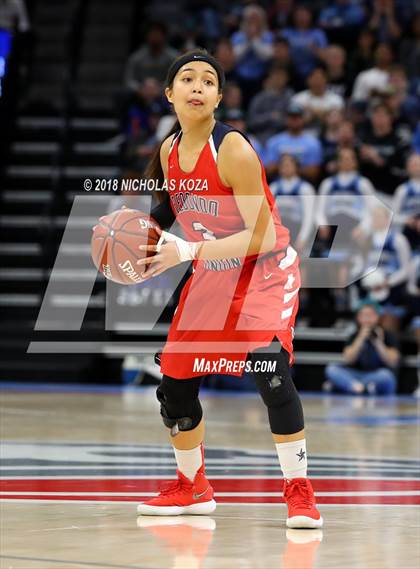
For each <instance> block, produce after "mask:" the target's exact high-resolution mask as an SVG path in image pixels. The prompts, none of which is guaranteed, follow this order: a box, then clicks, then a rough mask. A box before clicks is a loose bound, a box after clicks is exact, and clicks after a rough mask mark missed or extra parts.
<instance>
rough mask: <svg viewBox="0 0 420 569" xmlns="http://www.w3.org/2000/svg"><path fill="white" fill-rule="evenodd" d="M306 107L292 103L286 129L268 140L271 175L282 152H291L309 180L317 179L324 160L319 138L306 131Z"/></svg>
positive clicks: (267, 155)
mask: <svg viewBox="0 0 420 569" xmlns="http://www.w3.org/2000/svg"><path fill="white" fill-rule="evenodd" d="M304 126H305V120H304V109H303V108H302V107H301V106H299V105H296V103H291V104H290V105H289V107H288V109H287V116H286V129H287V130H286V131H284V132H282V133H280V134H277V135H275V136H272V137H271V138H269V139H268V140H267V145H266V147H267V152H266V164H265V165H266V171H267V175H268V176H269V177H272V176H273V175H275V174H276V172H277V168H278V161H279V158H280V157H281V156H282V154H291V155H292V156H294V157H295V158H296V160H297V161H298V162H299V166H300V172H301V175H302V176H303V177H304V178H307V179H308V180H309V181H316V180H317V178H318V176H319V173H320V166H321V162H322V148H321V144H320V142H319V140H318V139H317V138H316V137H315V136H313V135H312V134H310V133H307V132H304Z"/></svg>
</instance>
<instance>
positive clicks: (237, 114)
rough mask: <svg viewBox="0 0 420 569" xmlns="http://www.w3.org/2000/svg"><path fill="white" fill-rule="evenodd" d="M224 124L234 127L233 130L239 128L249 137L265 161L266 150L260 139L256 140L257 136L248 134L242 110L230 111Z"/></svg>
mask: <svg viewBox="0 0 420 569" xmlns="http://www.w3.org/2000/svg"><path fill="white" fill-rule="evenodd" d="M224 122H225V123H227V124H228V125H230V126H232V127H233V128H237V129H238V130H240V131H241V132H243V133H244V134H245V135H246V136H247V137H248V139H249V141H250V142H251V144H252V146H253V148H254V150H255V152H256V153H257V154H258V156H259V157H260V158H261V160H262V161H264V158H265V156H264V153H265V148H264V146H263V145H262V144H261V142H260V141H259V140H258V138H256V137H255V136H253V135H252V134H249V133H248V132H247V129H246V122H245V115H244V113H243V112H242V111H241V110H240V109H230V110H228V111H227V112H226V114H225V117H224Z"/></svg>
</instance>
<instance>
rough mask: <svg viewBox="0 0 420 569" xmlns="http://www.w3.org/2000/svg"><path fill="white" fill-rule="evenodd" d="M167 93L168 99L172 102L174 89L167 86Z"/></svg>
mask: <svg viewBox="0 0 420 569" xmlns="http://www.w3.org/2000/svg"><path fill="white" fill-rule="evenodd" d="M165 95H166V98H167V99H168V101H169V102H170V103H172V89H170V88H169V87H166V89H165Z"/></svg>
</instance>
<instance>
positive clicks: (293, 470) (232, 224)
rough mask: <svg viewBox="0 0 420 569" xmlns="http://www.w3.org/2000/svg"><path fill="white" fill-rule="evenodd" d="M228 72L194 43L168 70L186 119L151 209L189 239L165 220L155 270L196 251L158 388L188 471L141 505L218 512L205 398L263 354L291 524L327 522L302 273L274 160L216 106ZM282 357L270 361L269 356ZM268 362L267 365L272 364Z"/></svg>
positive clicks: (172, 140) (255, 365)
mask: <svg viewBox="0 0 420 569" xmlns="http://www.w3.org/2000/svg"><path fill="white" fill-rule="evenodd" d="M223 83H224V75H223V70H222V68H221V66H220V64H219V63H218V62H217V61H216V60H215V59H214V58H213V57H211V56H210V55H209V54H208V53H207V52H206V51H205V50H194V51H190V52H188V53H186V54H184V55H182V56H181V57H179V58H178V59H176V60H175V61H174V62H173V64H172V65H171V67H170V69H169V71H168V77H167V88H166V90H165V93H166V96H167V98H168V100H169V101H170V102H171V103H172V104H173V106H174V109H175V113H176V115H177V118H178V122H177V123H176V125H175V126H174V128H173V129H172V132H171V134H170V135H169V136H168V138H166V140H164V141H163V143H162V145H161V147H160V149H159V152H158V153H157V155H156V157H155V158H154V160H152V162H151V164H150V167H149V169H148V172H147V175H148V176H149V177H152V178H155V179H158V180H159V181H160V182H161V183H163V181H164V180H166V184H167V188H168V191H164V192H160V194H162V195H161V196H160V201H161V203H160V205H159V206H157V207H156V208H155V209H154V210H153V211H152V216H153V217H154V218H155V219H156V221H157V222H158V223H159V224H160V225H161V227H163V228H168V227H170V226H171V224H172V223H173V221H174V219H175V217H176V219H177V221H178V222H179V224H180V225H181V227H182V229H183V231H184V233H185V235H186V237H187V239H188V241H186V240H184V239H181V238H179V237H176V236H174V235H171V234H170V233H167V232H166V231H163V232H162V235H161V239H160V240H159V243H158V245H157V246H142V247H140V248H141V249H148V250H151V251H155V252H156V254H155V255H154V256H153V257H149V258H146V259H141V260H140V261H139V262H138V264H139V265H140V266H143V270H144V269H146V267H144V266H145V265H149V266H148V267H147V269H146V270H144V272H143V276H144V278H148V277H151V276H155V275H158V274H160V273H161V272H163V271H165V270H166V269H168V268H169V267H172V266H175V265H177V264H178V263H180V262H183V261H193V274H192V275H191V277H190V278H189V280H188V281H187V283H186V284H185V286H184V288H183V290H182V292H181V295H180V300H179V304H178V307H177V309H176V311H175V315H174V318H173V321H172V324H171V326H170V330H169V334H168V339H167V342H166V344H165V347H164V349H163V352H162V354H161V359H160V364H161V368H160V369H161V372H162V373H163V378H162V381H161V384H160V385H159V387H158V389H157V397H158V400H159V401H160V404H161V415H162V418H163V422H164V424H165V425H166V427H168V428H169V429H170V439H171V443H172V445H173V447H174V451H175V456H176V461H177V465H178V470H177V475H178V479H177V480H176V481H175V482H173V483H171V484H169V486H167V487H166V488H163V489H162V491H161V492H160V494H159V495H158V496H157V497H155V498H152V499H151V500H148V501H147V502H144V503H142V504H140V505H139V507H138V512H139V514H143V515H179V514H209V513H211V512H212V511H213V510H214V509H215V507H216V503H215V501H214V500H213V489H212V487H211V486H210V484H209V482H208V480H207V479H206V477H205V470H204V450H203V440H204V420H203V412H202V408H201V404H200V401H199V398H198V394H199V388H200V383H201V381H202V379H203V377H204V376H205V375H206V374H208V373H212V372H214V371H215V370H216V371H217V372H219V373H224V374H228V375H234V376H241V375H242V373H243V369H244V367H243V366H245V365H249V364H251V365H252V370H253V375H254V378H255V383H256V385H257V388H258V390H259V392H260V393H261V396H262V399H263V401H264V403H265V404H266V406H267V408H268V417H269V423H270V427H271V431H272V433H273V439H274V442H275V445H276V449H277V453H278V456H279V460H280V465H281V469H282V471H283V475H284V479H285V481H284V491H283V493H284V497H285V500H286V502H287V504H288V518H287V525H288V527H293V528H297V527H299V528H301V527H305V528H318V527H321V526H322V518H321V516H320V514H319V512H318V510H317V509H316V504H315V499H314V494H313V490H312V486H311V483H310V482H309V480H308V479H307V477H306V472H307V458H306V446H305V436H304V424H303V411H302V405H301V402H300V399H299V396H298V393H297V391H296V388H295V386H294V384H293V381H292V379H291V375H290V365H291V364H292V363H293V347H292V336H293V326H294V321H295V316H296V312H297V306H298V290H299V285H300V277H299V269H298V258H297V254H296V252H295V250H294V249H293V248H292V247H290V246H289V235H288V231H287V229H285V228H284V227H283V226H282V225H281V222H280V218H279V215H278V213H277V212H276V208H275V202H274V198H273V196H272V194H271V192H270V190H269V187H268V185H267V182H266V178H265V173H264V169H263V167H262V165H261V162H260V161H259V159H258V157H257V154H256V153H255V151H254V149H253V148H252V146H251V145H250V144H249V142H248V140H247V138H246V137H245V136H244V135H243V134H242V133H241V132H239V131H235V129H233V128H232V127H229V126H227V125H225V124H223V123H221V122H218V121H216V120H215V118H214V110H215V108H217V106H218V105H219V103H220V100H221V98H222V89H223ZM264 361H265V362H271V365H272V367H270V368H269V369H271V371H270V372H267V371H266V369H267V368H266V367H265V366H264V363H262V362H264ZM262 369H265V371H264V372H263V371H261V370H262Z"/></svg>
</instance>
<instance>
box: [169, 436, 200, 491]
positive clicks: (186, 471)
mask: <svg viewBox="0 0 420 569" xmlns="http://www.w3.org/2000/svg"><path fill="white" fill-rule="evenodd" d="M174 451H175V458H176V463H177V465H178V470H180V471H181V472H182V474H183V475H184V476H186V477H187V478H189V479H190V480H191V482H193V481H194V477H195V475H196V474H197V470H198V469H199V468H200V467H201V465H202V463H203V459H202V457H201V445H199V446H198V447H195V448H192V449H191V450H179V449H177V448H175V447H174Z"/></svg>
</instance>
